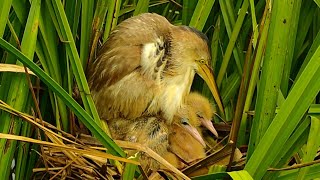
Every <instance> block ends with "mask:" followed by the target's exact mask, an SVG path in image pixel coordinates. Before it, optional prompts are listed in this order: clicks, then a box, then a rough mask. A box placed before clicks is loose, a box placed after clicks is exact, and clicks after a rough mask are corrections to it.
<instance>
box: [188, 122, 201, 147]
mask: <svg viewBox="0 0 320 180" xmlns="http://www.w3.org/2000/svg"><path fill="white" fill-rule="evenodd" d="M183 128H185V130H187V132H189V134H190V135H191V136H192V137H194V138H195V139H196V140H197V141H199V142H200V144H201V145H202V146H203V147H206V143H205V142H204V140H203V138H202V136H201V135H200V133H199V131H198V130H197V129H196V128H195V127H192V126H183Z"/></svg>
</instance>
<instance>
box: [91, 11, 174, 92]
mask: <svg viewBox="0 0 320 180" xmlns="http://www.w3.org/2000/svg"><path fill="white" fill-rule="evenodd" d="M171 26H172V25H171V24H170V23H169V22H168V21H167V20H166V19H165V18H164V17H162V16H160V15H157V14H150V13H146V14H142V15H140V16H135V17H132V18H130V19H127V20H125V21H123V22H122V23H120V24H119V25H118V26H117V27H116V29H115V30H114V31H113V32H112V33H111V34H110V36H109V39H108V40H107V41H106V43H105V44H104V45H103V46H102V48H101V49H100V51H99V54H98V58H97V59H96V60H95V61H94V62H93V63H92V64H90V65H89V68H88V73H87V75H88V81H89V85H90V88H91V90H99V89H100V88H101V86H110V85H112V84H114V83H115V82H118V81H119V80H120V79H122V78H123V77H125V76H126V75H128V74H130V73H131V72H132V71H134V70H135V69H138V68H140V67H141V63H143V62H142V61H143V60H142V59H143V57H142V56H143V51H144V50H145V49H146V48H145V45H146V44H150V43H155V44H156V43H157V41H159V39H163V38H164V37H166V36H167V34H168V33H169V30H170V27H171ZM157 48H159V47H156V49H154V50H153V51H156V50H157ZM152 53H155V52H152ZM152 53H151V54H152ZM144 56H145V55H144ZM147 56H148V54H147ZM159 58H161V57H159Z"/></svg>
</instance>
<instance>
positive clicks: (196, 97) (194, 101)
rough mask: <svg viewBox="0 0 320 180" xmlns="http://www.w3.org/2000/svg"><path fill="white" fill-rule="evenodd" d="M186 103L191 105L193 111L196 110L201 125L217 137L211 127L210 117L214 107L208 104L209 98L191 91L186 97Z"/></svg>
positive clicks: (216, 133)
mask: <svg viewBox="0 0 320 180" xmlns="http://www.w3.org/2000/svg"><path fill="white" fill-rule="evenodd" d="M186 104H187V105H188V106H191V108H192V109H193V111H195V112H196V114H197V117H198V119H199V120H200V122H201V125H202V126H204V127H206V128H207V129H208V130H209V131H211V132H212V133H213V134H214V135H215V136H216V137H218V136H219V135H218V132H217V131H216V129H215V128H214V127H213V125H212V122H211V119H212V117H213V115H214V112H215V111H214V109H213V107H212V105H211V104H210V102H209V100H208V99H207V98H205V97H204V96H202V95H201V94H199V93H196V92H191V93H190V94H189V95H188V96H187V98H186Z"/></svg>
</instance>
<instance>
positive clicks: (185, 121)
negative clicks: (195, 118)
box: [181, 118, 189, 125]
mask: <svg viewBox="0 0 320 180" xmlns="http://www.w3.org/2000/svg"><path fill="white" fill-rule="evenodd" d="M181 124H183V125H189V119H187V118H182V119H181Z"/></svg>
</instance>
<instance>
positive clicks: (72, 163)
mask: <svg viewBox="0 0 320 180" xmlns="http://www.w3.org/2000/svg"><path fill="white" fill-rule="evenodd" d="M0 107H1V109H3V110H5V111H6V112H8V113H10V114H12V115H14V116H18V117H20V118H21V119H22V120H24V121H26V122H28V123H31V124H32V125H33V127H35V128H36V131H35V132H36V133H38V134H39V136H38V137H39V139H33V138H28V137H23V136H15V135H10V134H1V137H2V138H6V139H12V140H19V141H24V142H30V143H35V144H39V147H40V148H38V149H34V151H37V153H38V155H39V160H38V163H37V165H36V167H35V168H34V169H33V173H34V174H33V178H34V179H120V178H121V177H122V175H123V173H124V167H125V166H126V164H133V165H138V167H139V169H140V173H141V174H140V175H138V179H141V178H142V179H143V178H149V179H164V178H163V177H165V176H167V177H168V176H169V177H170V178H172V179H189V177H192V176H197V175H203V174H207V173H208V171H209V170H210V167H211V166H212V165H224V167H225V165H228V164H229V160H230V154H231V147H232V145H231V144H230V143H229V144H228V143H227V145H224V146H223V145H222V143H223V142H224V141H225V139H227V136H226V137H225V138H224V139H221V140H219V143H217V142H216V140H213V139H212V138H211V137H210V136H205V139H206V140H207V145H208V148H207V153H206V154H207V156H206V157H205V158H203V159H201V160H198V161H197V162H193V163H192V164H188V166H187V167H185V168H184V169H180V170H178V169H176V168H175V167H173V166H172V165H171V164H170V163H168V162H167V161H166V160H164V159H163V158H162V157H161V156H159V155H158V154H157V153H155V152H154V151H153V150H152V149H150V148H148V147H146V146H143V145H141V144H137V143H132V142H126V141H118V140H116V141H115V142H116V144H118V145H119V146H120V147H122V148H123V149H124V150H135V151H136V154H135V156H130V157H127V158H123V157H117V156H114V155H111V154H110V153H108V152H107V149H105V148H104V147H103V146H102V145H101V144H100V143H99V142H98V141H97V140H96V139H95V138H94V137H92V136H91V135H90V134H89V133H81V134H76V135H72V134H69V133H67V132H63V131H61V130H59V129H58V128H56V127H55V126H53V125H51V124H49V123H48V122H46V121H43V120H41V119H39V118H35V117H33V116H31V115H28V114H25V113H22V112H19V111H17V110H15V109H13V108H12V107H10V106H9V105H7V104H6V103H4V102H3V101H0ZM82 127H83V128H84V126H82ZM217 127H218V128H219V126H217ZM78 132H88V131H87V130H86V129H82V130H79V129H78ZM226 134H227V132H226ZM41 137H42V138H41ZM140 153H144V154H147V155H149V156H150V157H152V158H154V159H155V160H156V161H158V162H159V163H160V164H161V165H162V166H163V167H166V168H165V169H163V170H159V171H157V172H152V171H151V170H148V169H142V168H141V166H140V163H139V154H140ZM241 157H242V154H241V152H240V151H239V150H237V151H236V153H235V156H234V157H233V160H234V161H233V162H237V165H240V166H241V164H242V163H243V161H242V160H241V159H240V158H241ZM233 165H235V164H233Z"/></svg>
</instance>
